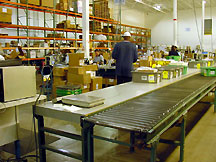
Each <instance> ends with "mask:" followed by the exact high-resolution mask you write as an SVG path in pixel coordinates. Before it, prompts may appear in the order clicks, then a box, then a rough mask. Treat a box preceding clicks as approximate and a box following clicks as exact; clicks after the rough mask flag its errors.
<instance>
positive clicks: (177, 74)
mask: <svg viewBox="0 0 216 162" xmlns="http://www.w3.org/2000/svg"><path fill="white" fill-rule="evenodd" d="M178 76H179V73H178V70H176V78H177V77H178Z"/></svg>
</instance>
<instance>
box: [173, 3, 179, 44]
mask: <svg viewBox="0 0 216 162" xmlns="http://www.w3.org/2000/svg"><path fill="white" fill-rule="evenodd" d="M177 7H178V0H173V27H174V30H173V44H174V45H175V46H177V45H178V39H177V37H178V21H177V18H178V13H177V11H178V8H177Z"/></svg>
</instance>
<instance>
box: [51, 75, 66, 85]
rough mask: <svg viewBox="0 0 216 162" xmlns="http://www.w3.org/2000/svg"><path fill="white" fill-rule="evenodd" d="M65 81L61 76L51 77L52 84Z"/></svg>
mask: <svg viewBox="0 0 216 162" xmlns="http://www.w3.org/2000/svg"><path fill="white" fill-rule="evenodd" d="M65 80H66V79H65V77H63V76H54V77H53V82H54V83H57V82H61V81H65Z"/></svg>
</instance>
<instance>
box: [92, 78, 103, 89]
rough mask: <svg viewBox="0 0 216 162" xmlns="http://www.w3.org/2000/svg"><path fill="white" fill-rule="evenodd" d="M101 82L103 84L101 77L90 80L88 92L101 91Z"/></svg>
mask: <svg viewBox="0 0 216 162" xmlns="http://www.w3.org/2000/svg"><path fill="white" fill-rule="evenodd" d="M102 82H103V78H102V77H93V78H91V84H90V90H91V91H94V90H98V89H102Z"/></svg>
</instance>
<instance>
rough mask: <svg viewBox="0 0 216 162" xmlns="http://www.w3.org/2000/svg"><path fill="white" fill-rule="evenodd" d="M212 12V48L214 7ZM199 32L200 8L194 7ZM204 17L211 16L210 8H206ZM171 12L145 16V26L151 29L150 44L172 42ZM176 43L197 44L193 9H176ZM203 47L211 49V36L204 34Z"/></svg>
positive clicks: (215, 21)
mask: <svg viewBox="0 0 216 162" xmlns="http://www.w3.org/2000/svg"><path fill="white" fill-rule="evenodd" d="M212 12H213V14H212V15H213V28H212V29H213V35H212V38H213V50H214V49H216V30H215V28H216V8H213V9H212ZM196 13H197V24H198V30H199V34H200V33H201V14H202V13H201V9H196ZM205 14H206V17H205V18H206V19H209V18H211V16H210V15H211V14H210V9H209V8H206V13H205ZM172 19H173V18H172V13H166V14H163V13H159V14H154V15H152V14H149V15H147V16H146V25H145V26H146V27H148V28H151V29H152V45H162V44H165V45H171V44H173V21H172ZM178 45H179V46H188V45H189V46H191V47H192V48H195V47H196V45H199V37H198V33H197V27H196V21H195V16H194V11H193V9H191V10H182V11H178ZM204 49H205V50H206V51H212V48H211V36H209V35H205V36H204Z"/></svg>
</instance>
